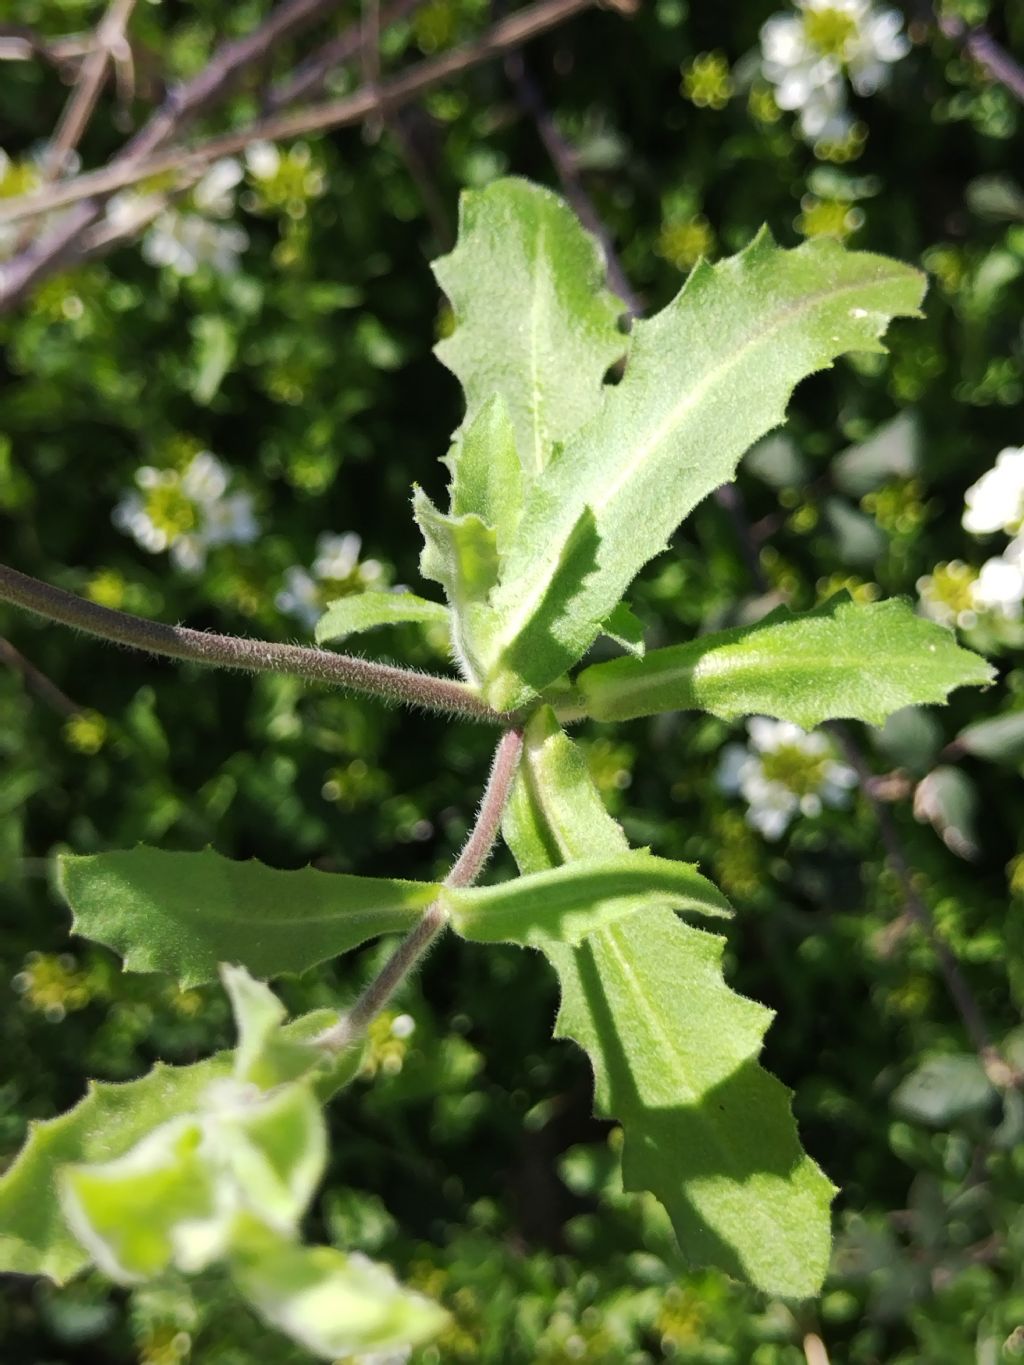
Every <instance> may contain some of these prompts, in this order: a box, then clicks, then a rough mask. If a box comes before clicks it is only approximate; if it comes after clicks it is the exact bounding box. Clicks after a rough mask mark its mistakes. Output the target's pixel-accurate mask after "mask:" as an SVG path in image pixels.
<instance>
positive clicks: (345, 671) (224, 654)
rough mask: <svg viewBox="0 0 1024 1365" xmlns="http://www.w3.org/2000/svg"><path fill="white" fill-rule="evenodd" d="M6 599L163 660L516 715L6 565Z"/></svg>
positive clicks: (0, 578)
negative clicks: (196, 626)
mask: <svg viewBox="0 0 1024 1365" xmlns="http://www.w3.org/2000/svg"><path fill="white" fill-rule="evenodd" d="M0 601H2V602H10V603H12V604H13V605H14V606H17V607H24V608H25V610H27V611H32V612H35V613H36V614H37V615H39V616H45V617H46V619H47V620H49V621H58V622H60V624H61V625H65V626H71V627H72V628H73V629H75V630H83V631H85V632H86V633H87V634H89V635H98V636H99V637H100V639H102V640H110V641H112V642H113V643H115V644H120V645H128V646H130V647H131V648H132V649H141V650H145V651H146V652H147V653H149V654H163V655H166V656H167V657H169V658H172V659H187V660H189V661H190V662H192V663H197V664H206V665H209V666H211V667H214V668H240V669H243V670H245V671H247V672H252V673H291V674H294V675H295V676H296V677H299V678H307V679H309V680H310V681H311V682H321V683H329V684H332V685H333V686H335V687H344V688H347V689H348V690H349V691H352V692H363V693H366V694H367V695H369V696H373V697H379V698H380V699H381V700H383V701H388V702H404V703H406V704H408V705H411V706H422V707H425V708H426V709H427V710H429V711H441V712H444V713H447V714H449V715H456V716H463V717H465V718H466V719H468V720H478V721H488V722H490V723H491V724H495V725H500V724H506V723H507V722H508V721H509V720H510V719H511V717H509V716H506V715H503V714H501V713H499V712H497V711H494V710H492V709H491V708H490V707H489V706H488V705H487V704H486V702H483V701H481V700H480V699H479V697H477V696H476V695H475V694H474V693H473V692H472V691H471V690H470V688H469V687H468V686H467V685H466V684H465V683H461V682H459V681H458V680H457V679H455V678H439V677H435V676H433V675H432V674H429V673H413V672H411V671H410V670H409V669H405V668H395V667H394V666H393V665H391V664H380V663H375V662H373V661H372V660H370V659H358V658H354V657H352V656H351V655H347V654H334V653H332V652H331V651H330V650H327V649H310V648H308V647H306V646H303V645H285V644H278V643H277V642H276V641H272V640H251V639H247V638H245V637H241V636H235V635H214V634H209V633H207V632H206V631H202V630H189V629H188V627H187V626H169V625H165V624H164V623H163V622H162V621H147V620H145V619H144V618H143V617H141V616H131V615H129V614H128V613H127V612H123V611H113V610H111V608H110V607H101V606H100V605H99V604H98V603H96V602H89V601H87V600H86V599H85V598H82V597H77V596H76V595H75V594H74V593H71V592H65V591H64V590H63V588H55V587H53V586H52V584H49V583H42V582H40V581H39V579H37V578H29V577H28V575H27V574H23V573H18V571H17V570H16V569H10V568H8V567H7V566H6V565H5V564H0Z"/></svg>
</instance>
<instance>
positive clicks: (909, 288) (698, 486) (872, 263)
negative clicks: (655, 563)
mask: <svg viewBox="0 0 1024 1365" xmlns="http://www.w3.org/2000/svg"><path fill="white" fill-rule="evenodd" d="M923 290H924V277H923V276H922V275H921V274H919V273H918V272H917V271H915V270H912V269H911V268H910V267H908V266H905V265H901V264H899V263H898V262H895V261H890V260H887V259H885V258H884V257H881V256H873V255H868V254H866V253H864V252H847V251H844V250H843V248H842V247H840V246H839V245H838V244H837V243H835V242H832V241H826V240H824V239H818V240H815V241H812V242H807V243H805V244H804V245H803V246H800V247H797V248H796V250H794V251H783V250H781V249H780V248H779V247H777V246H776V245H775V244H774V242H773V241H772V239H771V237H770V235H769V234H768V233H767V232H765V231H763V232H762V233H760V234H759V235H758V237H757V238H756V239H755V240H754V241H753V242H752V243H751V244H750V246H749V247H748V248H747V249H746V250H745V251H743V252H742V253H741V254H740V255H738V256H734V257H731V258H730V259H728V260H724V261H721V262H719V263H718V264H717V265H715V266H709V265H706V264H701V265H698V266H697V267H696V268H695V269H694V271H693V272H692V274H691V275H690V277H689V279H688V280H687V283H686V285H685V286H684V288H683V290H682V292H681V293H680V294H679V295H678V296H677V298H676V299H675V300H674V301H673V302H672V303H670V304H669V305H668V307H667V308H665V309H664V310H663V311H662V312H661V313H659V314H658V315H657V316H656V317H654V318H652V319H651V320H650V321H648V322H640V323H638V324H637V325H636V327H635V329H634V338H633V343H632V347H631V352H630V359H629V363H628V364H627V366H626V373H625V376H624V377H623V379H622V381H621V383H619V384H617V385H615V386H614V387H610V388H608V389H607V390H606V397H605V401H604V404H603V406H602V408H601V410H600V413H599V414H598V416H597V417H595V418H594V420H593V421H591V422H589V423H587V425H586V426H585V427H583V428H582V429H581V430H579V431H578V432H577V433H576V435H575V436H573V437H572V438H571V439H570V440H569V441H568V442H567V443H566V445H565V446H564V447H563V448H562V449H561V450H560V451H559V453H558V455H557V457H556V458H555V459H553V460H552V462H551V464H550V465H549V466H548V467H547V469H546V470H545V471H544V473H543V475H542V476H541V477H539V478H538V479H537V480H535V482H534V484H533V486H532V488H531V489H530V491H529V494H528V496H527V500H526V505H525V507H524V510H523V515H522V519H521V521H520V523H519V527H518V530H517V532H516V535H515V538H514V540H513V543H512V545H511V547H510V549H509V552H508V555H507V557H506V558H505V560H504V562H503V566H502V577H501V583H500V585H499V587H498V589H497V590H496V591H495V593H494V595H493V597H492V603H493V607H494V610H495V613H496V617H497V622H496V626H495V629H494V632H493V635H492V638H491V640H490V641H489V646H488V647H489V653H488V657H487V660H486V663H487V675H488V689H487V692H488V699H489V700H490V701H491V703H492V705H494V706H496V707H499V708H501V709H507V708H513V707H516V706H519V705H521V704H523V703H525V702H526V701H527V700H528V699H529V698H530V697H531V696H532V695H533V694H534V693H536V692H539V691H540V690H541V689H543V688H544V687H545V686H547V685H548V684H549V683H550V682H552V681H553V680H554V679H555V678H557V677H559V676H560V675H561V674H562V673H564V672H565V670H566V669H567V668H569V667H570V666H571V665H572V664H573V663H574V662H575V661H576V660H577V659H579V658H580V657H581V656H582V655H583V653H584V652H585V651H586V649H587V648H588V646H589V645H590V643H591V641H592V640H593V639H594V637H595V636H596V635H597V634H598V632H599V630H600V629H601V624H602V622H603V621H605V620H607V618H608V616H609V614H610V612H611V611H612V609H613V608H614V607H615V605H616V604H617V602H618V601H619V600H620V598H621V597H622V595H623V593H624V592H625V590H626V588H627V587H628V585H629V583H630V581H631V580H632V579H633V578H634V576H635V575H636V574H637V572H638V571H639V570H640V569H641V568H642V567H643V565H644V564H645V563H646V562H647V561H648V560H649V559H651V558H652V557H653V556H654V555H657V554H659V553H660V552H661V551H662V550H663V549H664V548H665V546H666V543H667V540H668V537H669V536H670V535H671V534H672V532H673V531H674V530H675V528H676V527H677V526H678V525H679V523H680V522H681V521H682V520H683V518H684V517H685V516H687V514H688V513H689V512H690V511H692V509H693V508H694V507H695V506H696V505H697V503H699V502H700V501H701V500H702V499H703V498H705V497H706V496H707V495H708V494H709V493H710V492H712V490H713V489H715V488H716V487H718V485H719V484H721V483H723V482H725V481H726V480H727V479H729V478H731V477H732V476H733V473H734V471H735V469H736V465H737V462H738V461H739V459H740V456H741V455H742V454H743V452H744V451H745V450H746V449H747V448H748V447H749V446H750V445H751V444H752V443H753V442H754V441H756V440H757V439H758V437H760V436H762V435H763V434H764V433H765V432H767V431H769V430H770V429H771V428H772V427H774V426H777V425H778V424H779V423H780V422H782V421H783V419H784V417H785V413H786V404H787V402H788V400H789V396H790V394H791V392H792V390H793V388H794V386H795V385H796V384H797V383H798V382H799V381H800V380H801V379H802V378H804V377H805V376H806V375H809V374H812V373H813V372H814V371H816V370H820V369H823V368H826V367H827V366H828V365H829V364H830V363H831V361H832V360H833V359H834V358H835V357H836V356H837V355H840V354H842V353H843V352H844V351H856V350H867V351H879V350H882V349H883V348H882V346H881V343H880V342H879V340H878V338H879V337H880V336H881V334H882V333H883V332H884V331H885V328H886V326H887V325H888V322H889V319H890V318H891V317H893V316H897V315H913V314H916V312H917V309H918V305H919V303H920V301H921V296H922V293H923ZM585 514H586V515H587V516H589V519H590V520H589V530H588V531H587V533H586V535H585V536H583V537H582V538H581V525H582V524H583V523H582V522H581V519H582V518H583V517H584V515H585ZM570 545H571V546H572V552H571V553H570V552H569V550H570Z"/></svg>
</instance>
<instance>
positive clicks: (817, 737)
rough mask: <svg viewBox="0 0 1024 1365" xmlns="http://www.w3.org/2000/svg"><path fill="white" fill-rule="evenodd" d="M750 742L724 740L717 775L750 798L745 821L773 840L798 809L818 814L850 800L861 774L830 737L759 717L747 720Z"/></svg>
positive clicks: (730, 790) (732, 789) (726, 788)
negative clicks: (841, 759) (837, 750)
mask: <svg viewBox="0 0 1024 1365" xmlns="http://www.w3.org/2000/svg"><path fill="white" fill-rule="evenodd" d="M747 734H748V736H749V747H744V746H743V745H742V744H729V745H726V747H725V749H724V750H723V751H722V757H721V761H720V763H719V767H718V773H717V774H716V780H717V782H718V785H719V787H720V789H721V790H722V791H724V792H727V793H728V794H730V795H732V794H736V793H738V794H739V795H741V796H742V797H743V798H744V799H745V800H746V802H747V817H746V818H747V823H748V824H749V825H752V826H753V828H754V829H757V830H760V832H761V834H762V835H763V836H764V837H765V838H766V839H769V840H773V841H774V840H776V839H778V838H781V836H782V835H783V833H784V832H785V830H786V828H787V827H788V825H789V823H790V821H791V820H792V819H793V817H794V816H795V815H796V814H797V813H800V814H803V815H810V816H814V815H820V814H821V812H822V809H823V808H824V807H825V806H833V807H842V806H846V805H848V804H849V799H850V790H851V788H853V787H855V786H856V784H857V774H856V773H855V772H854V770H853V769H852V768H850V767H848V766H847V765H846V764H845V763H840V762H839V761H838V760H837V759H836V757H835V755H834V751H833V748H832V745H831V743H830V742H829V740H828V738H827V737H826V736H825V735H823V734H820V733H815V734H807V732H806V731H805V730H801V729H800V727H799V725H793V724H792V723H791V722H789V721H781V720H769V719H767V718H766V717H764V716H756V717H755V718H754V719H753V720H750V721H748V722H747Z"/></svg>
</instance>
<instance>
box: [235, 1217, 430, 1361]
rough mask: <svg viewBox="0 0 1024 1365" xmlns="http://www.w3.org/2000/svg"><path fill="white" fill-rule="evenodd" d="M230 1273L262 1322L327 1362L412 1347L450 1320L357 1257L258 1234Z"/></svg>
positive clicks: (380, 1268) (388, 1274)
mask: <svg viewBox="0 0 1024 1365" xmlns="http://www.w3.org/2000/svg"><path fill="white" fill-rule="evenodd" d="M232 1274H233V1277H234V1280H235V1283H236V1285H237V1286H238V1288H239V1290H240V1291H241V1293H242V1294H243V1295H244V1297H245V1298H247V1299H248V1300H249V1303H250V1304H251V1305H252V1308H253V1309H254V1310H255V1312H256V1313H257V1314H258V1315H259V1316H260V1317H261V1318H262V1319H263V1320H264V1322H267V1323H269V1324H270V1325H271V1326H272V1327H276V1328H278V1329H279V1330H280V1331H282V1332H285V1333H287V1335H288V1336H290V1337H291V1338H292V1339H293V1340H295V1341H297V1342H299V1343H300V1344H301V1345H302V1346H304V1347H305V1348H306V1349H307V1350H308V1351H312V1353H313V1354H314V1355H318V1356H321V1357H323V1358H325V1359H327V1360H335V1359H337V1358H338V1357H340V1356H344V1357H346V1358H347V1357H348V1356H350V1355H354V1354H363V1353H371V1352H374V1353H376V1352H381V1353H383V1352H389V1351H396V1352H397V1351H400V1350H401V1349H402V1348H403V1347H408V1346H417V1345H419V1344H420V1343H421V1342H424V1341H429V1339H430V1338H431V1337H433V1336H436V1334H437V1333H438V1332H439V1331H440V1330H441V1328H442V1327H443V1326H444V1324H445V1322H446V1320H447V1315H446V1314H445V1313H444V1311H443V1310H442V1309H441V1308H439V1307H438V1306H437V1304H435V1303H432V1302H431V1301H430V1299H427V1298H424V1297H423V1295H422V1294H416V1293H413V1292H412V1291H411V1290H408V1289H404V1288H403V1287H402V1286H401V1285H400V1284H399V1283H398V1281H397V1280H396V1279H395V1277H394V1276H393V1275H392V1274H391V1272H390V1270H388V1269H387V1267H385V1266H382V1265H377V1264H375V1263H374V1262H373V1261H370V1260H368V1259H367V1257H365V1256H363V1255H362V1254H360V1253H358V1252H355V1253H352V1254H348V1255H346V1254H345V1253H344V1252H341V1251H338V1250H336V1249H335V1248H334V1247H326V1246H320V1247H303V1246H296V1245H294V1244H292V1243H290V1242H287V1241H272V1240H271V1239H269V1238H267V1237H266V1236H265V1235H264V1234H263V1233H262V1231H261V1230H259V1229H254V1230H253V1236H252V1239H251V1244H250V1247H249V1248H248V1250H245V1249H242V1250H240V1251H239V1252H238V1253H236V1255H235V1257H234V1258H233V1261H232Z"/></svg>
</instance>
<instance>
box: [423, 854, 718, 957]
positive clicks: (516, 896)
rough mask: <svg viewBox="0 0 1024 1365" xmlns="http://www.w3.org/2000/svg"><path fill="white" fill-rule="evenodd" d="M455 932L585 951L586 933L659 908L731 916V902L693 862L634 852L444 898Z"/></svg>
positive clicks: (444, 892)
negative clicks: (577, 946)
mask: <svg viewBox="0 0 1024 1365" xmlns="http://www.w3.org/2000/svg"><path fill="white" fill-rule="evenodd" d="M441 901H442V904H444V905H445V907H446V908H447V909H448V911H449V912H450V914H451V920H452V927H453V928H454V929H455V930H456V932H457V933H459V934H461V935H462V937H463V938H468V939H472V940H473V941H474V942H476V943H522V944H529V945H531V946H533V947H540V946H541V945H543V944H545V943H550V942H556V943H573V944H578V943H579V942H580V941H581V939H583V938H584V937H586V935H587V934H590V933H593V931H594V930H595V929H601V928H603V927H604V926H605V925H607V924H612V923H614V922H615V921H616V920H620V919H624V918H625V917H626V916H628V915H633V914H636V913H638V912H639V913H641V914H644V913H646V912H647V911H648V910H650V909H652V908H653V907H656V906H665V905H667V906H670V907H671V908H672V909H674V910H689V911H694V912H696V913H697V914H701V915H719V916H728V915H729V914H731V913H732V912H731V910H730V907H729V902H728V901H727V900H726V899H725V897H724V896H723V895H722V893H721V891H719V890H718V888H717V887H715V886H713V885H712V884H711V882H709V881H708V880H707V878H706V877H702V876H701V875H700V873H699V872H698V871H697V870H696V868H695V867H694V865H693V864H692V863H677V862H673V861H672V860H671V859H668V858H654V857H652V856H651V854H650V853H648V852H647V850H646V849H630V850H628V851H627V852H624V853H619V854H617V855H616V856H615V857H613V858H597V859H593V860H590V861H587V862H573V863H567V864H565V865H563V866H561V867H553V868H550V869H549V870H547V871H544V872H535V873H532V874H531V875H529V876H525V877H518V878H517V879H516V880H514V881H510V882H502V883H500V884H499V885H498V886H481V887H472V888H470V889H468V890H450V889H448V888H444V889H443V890H442V892H441Z"/></svg>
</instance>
